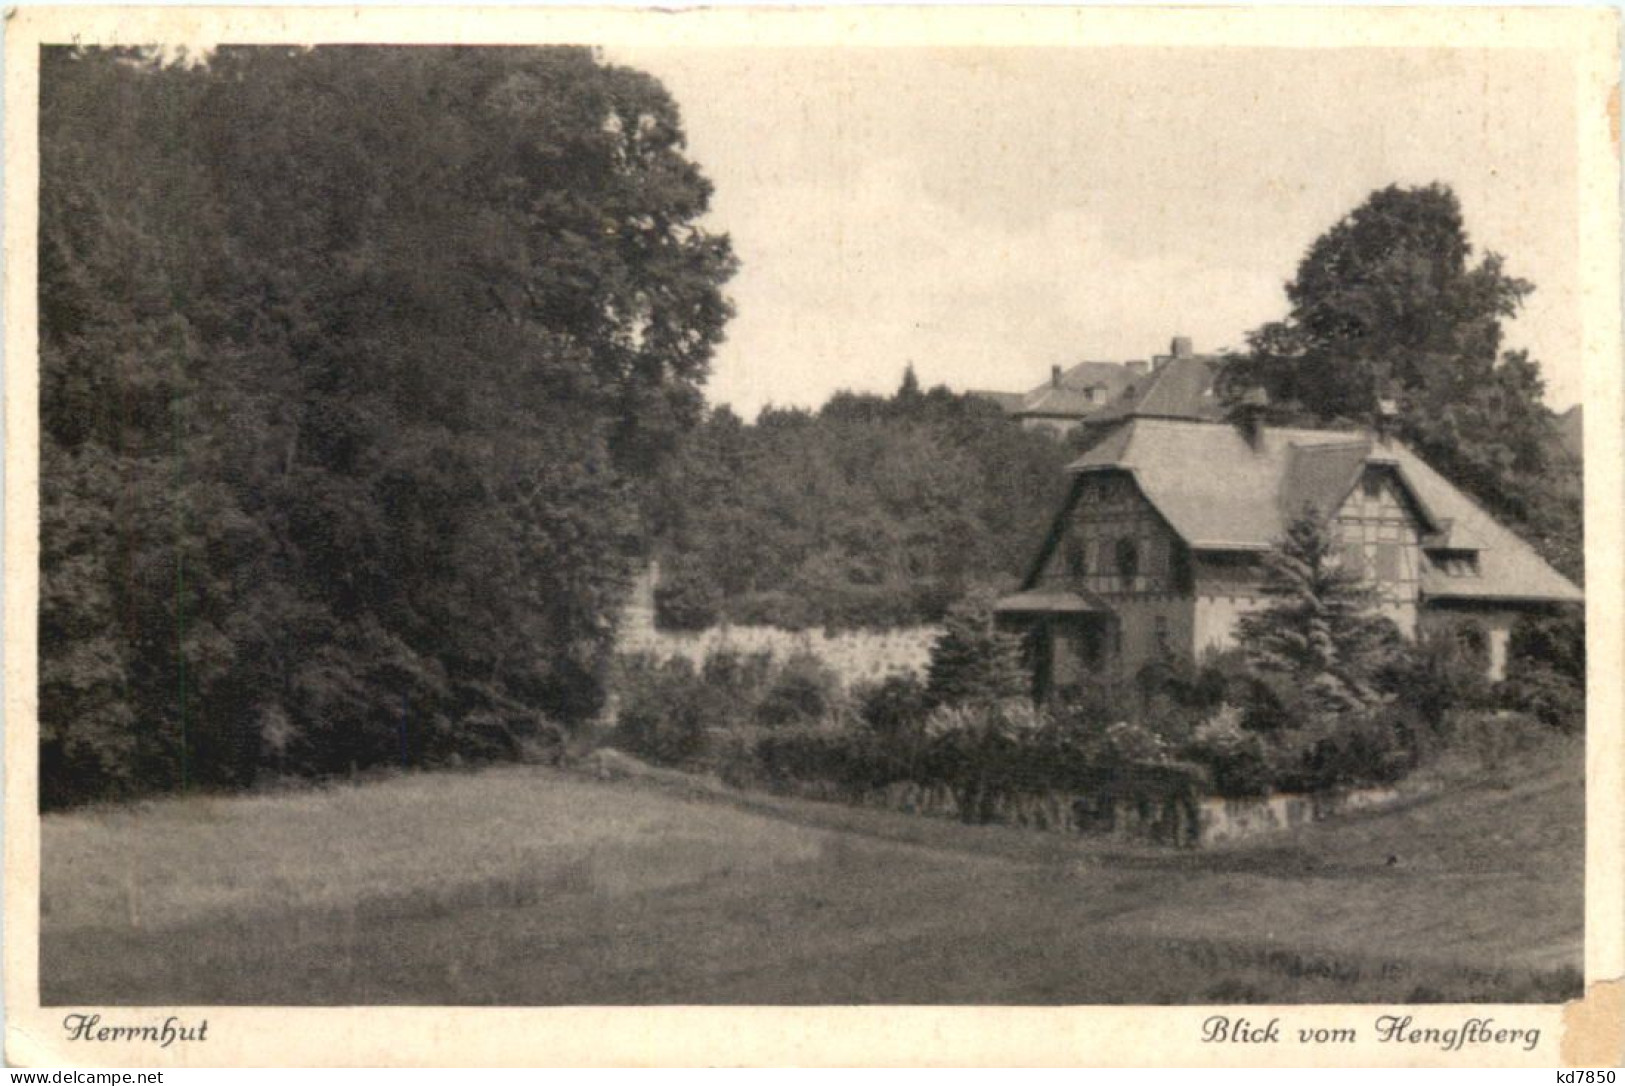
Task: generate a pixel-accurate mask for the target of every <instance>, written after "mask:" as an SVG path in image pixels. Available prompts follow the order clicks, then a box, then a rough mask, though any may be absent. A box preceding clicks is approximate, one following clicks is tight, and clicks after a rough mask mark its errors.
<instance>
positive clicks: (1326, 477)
mask: <svg viewBox="0 0 1625 1086" xmlns="http://www.w3.org/2000/svg"><path fill="white" fill-rule="evenodd" d="M1370 454H1371V439H1370V438H1369V437H1361V438H1356V439H1355V440H1353V441H1343V442H1337V443H1335V444H1326V445H1299V444H1293V445H1291V446H1289V447H1288V449H1287V453H1286V471H1285V472H1283V473H1282V475H1281V494H1280V500H1279V502H1278V503H1277V504H1278V505H1279V506H1280V510H1281V515H1282V516H1283V517H1295V516H1297V515H1298V514H1300V513H1301V512H1303V510H1304V509H1306V508H1308V507H1309V506H1313V507H1314V508H1316V509H1318V510H1319V511H1320V512H1322V513H1331V512H1332V511H1333V510H1335V509H1337V508H1338V506H1340V505H1342V504H1343V499H1344V498H1346V497H1348V493H1349V491H1350V490H1352V489H1354V484H1355V483H1356V482H1357V481H1359V478H1360V476H1361V474H1362V473H1364V471H1365V462H1366V457H1367V456H1369V455H1370Z"/></svg>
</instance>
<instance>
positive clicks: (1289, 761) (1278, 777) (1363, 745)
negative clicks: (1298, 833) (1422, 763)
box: [1270, 711, 1412, 792]
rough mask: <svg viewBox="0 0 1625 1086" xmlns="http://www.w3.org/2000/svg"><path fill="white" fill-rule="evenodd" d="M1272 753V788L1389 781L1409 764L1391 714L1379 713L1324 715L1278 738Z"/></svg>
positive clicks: (1317, 788)
mask: <svg viewBox="0 0 1625 1086" xmlns="http://www.w3.org/2000/svg"><path fill="white" fill-rule="evenodd" d="M1270 755H1271V757H1270V762H1271V774H1272V776H1273V778H1274V781H1275V784H1276V786H1277V787H1279V788H1281V789H1283V790H1286V791H1293V792H1317V791H1322V790H1325V789H1328V788H1346V787H1350V786H1353V785H1362V784H1384V783H1389V782H1392V781H1395V780H1398V779H1399V778H1400V777H1402V776H1404V775H1405V772H1406V770H1407V769H1408V768H1409V767H1410V765H1411V764H1412V763H1411V758H1410V754H1409V752H1408V751H1407V750H1406V749H1405V747H1404V745H1403V744H1402V743H1401V742H1400V738H1399V735H1398V732H1397V730H1396V727H1395V722H1394V720H1393V718H1391V717H1390V716H1388V715H1386V714H1384V713H1382V712H1380V711H1365V712H1347V713H1328V714H1324V715H1322V716H1320V717H1318V718H1317V719H1315V720H1314V721H1313V722H1312V723H1311V724H1310V725H1308V726H1307V727H1304V728H1300V729H1298V730H1296V731H1292V732H1284V733H1281V734H1280V735H1278V736H1276V737H1275V739H1274V741H1273V743H1272V745H1271V749H1270Z"/></svg>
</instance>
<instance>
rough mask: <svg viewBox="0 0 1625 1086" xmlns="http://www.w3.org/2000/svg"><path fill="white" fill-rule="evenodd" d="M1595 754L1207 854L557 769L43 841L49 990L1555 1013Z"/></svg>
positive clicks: (87, 823) (377, 786)
mask: <svg viewBox="0 0 1625 1086" xmlns="http://www.w3.org/2000/svg"><path fill="white" fill-rule="evenodd" d="M1580 785H1581V769H1580V757H1579V750H1578V747H1577V746H1576V747H1571V748H1568V749H1566V750H1564V751H1562V752H1560V753H1559V754H1557V755H1554V756H1552V757H1549V758H1545V759H1543V760H1542V761H1541V763H1540V764H1539V765H1538V766H1530V767H1525V768H1523V769H1520V770H1517V771H1513V772H1509V773H1504V774H1501V775H1500V776H1499V779H1497V780H1494V781H1485V782H1480V783H1477V784H1473V785H1470V786H1465V787H1458V788H1454V789H1450V790H1448V791H1445V792H1441V793H1438V794H1435V795H1432V796H1427V797H1424V798H1421V799H1418V800H1416V801H1414V802H1411V803H1409V804H1407V805H1405V806H1404V807H1403V808H1400V809H1395V810H1391V811H1387V812H1380V813H1370V814H1364V815H1360V816H1351V817H1348V818H1345V819H1341V820H1336V821H1331V822H1326V823H1322V824H1320V825H1317V826H1313V827H1308V828H1306V829H1303V830H1300V831H1298V832H1296V833H1293V834H1289V835H1283V836H1279V837H1274V838H1269V839H1265V840H1261V841H1256V842H1249V843H1245V844H1239V845H1235V846H1231V847H1226V848H1220V849H1214V850H1212V851H1203V852H1196V853H1190V852H1185V853H1175V852H1158V851H1152V850H1149V849H1125V848H1122V847H1120V846H1119V847H1114V846H1111V845H1109V844H1104V843H1102V842H1099V841H1090V840H1084V839H1076V838H1067V837H1061V836H1058V835H1048V834H1038V833H1031V832H1026V831H1020V830H1012V829H1004V828H996V827H962V826H958V825H955V824H952V823H948V822H942V821H934V820H929V819H923V818H915V817H911V816H905V815H897V814H891V813H887V812H881V811H872V810H857V809H851V808H844V807H839V806H834V805H828V804H817V803H811V802H805V801H796V800H784V799H776V798H771V797H748V796H739V797H732V798H722V799H719V798H718V797H715V796H710V797H699V796H694V795H690V794H686V793H684V792H683V791H682V790H680V789H675V788H672V787H670V786H667V785H661V784H657V783H650V782H641V781H616V782H601V781H596V780H591V779H587V778H584V777H580V776H574V775H571V774H568V773H562V772H558V771H553V770H543V769H532V768H505V769H493V770H488V771H485V772H480V773H446V774H422V775H414V776H408V777H402V778H399V779H395V780H390V781H383V782H378V783H373V784H367V785H362V786H357V787H340V788H332V789H325V790H316V791H309V792H301V793H291V794H283V795H261V796H247V797H237V798H223V799H206V798H191V799H177V800H164V801H155V802H151V803H146V804H142V805H139V806H133V807H127V808H110V809H105V810H97V811H80V812H75V813H70V814H60V815H50V816H47V817H46V818H45V819H44V824H43V842H42V846H43V850H44V851H43V856H44V861H43V869H44V870H43V884H44V889H43V894H42V900H41V907H42V910H43V914H42V919H41V928H42V946H41V975H42V992H41V995H42V998H43V1000H44V1001H45V1002H47V1003H52V1004H65V1003H98V1004H106V1003H180V1004H208V1003H236V1004H255V1003H269V1004H279V1003H282V1004H303V1003H315V1004H354V1003H362V1004H365V1003H454V1004H532V1005H550V1004H633V1003H780V1004H783V1003H862V1002H893V1003H972V1002H999V1003H1186V1002H1246V1001H1280V1002H1295V1001H1302V1002H1360V1001H1386V1000H1396V999H1412V1000H1423V999H1438V1000H1450V1001H1467V1000H1491V999H1493V1000H1508V1001H1516V1000H1555V999H1558V998H1563V997H1566V996H1568V995H1570V994H1572V989H1574V988H1575V987H1576V986H1577V985H1578V982H1579V973H1578V967H1579V962H1580V939H1581V934H1582V930H1583V908H1582V904H1581V887H1582V868H1583V814H1584V803H1583V796H1582V789H1581V786H1580Z"/></svg>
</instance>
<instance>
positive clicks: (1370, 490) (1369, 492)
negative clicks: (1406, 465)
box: [1344, 471, 1382, 498]
mask: <svg viewBox="0 0 1625 1086" xmlns="http://www.w3.org/2000/svg"><path fill="white" fill-rule="evenodd" d="M1344 478H1347V476H1344ZM1360 489H1361V490H1363V491H1365V496H1366V497H1368V498H1380V497H1382V476H1381V475H1378V474H1377V473H1376V472H1374V471H1368V472H1366V473H1365V475H1364V476H1362V477H1361V479H1360Z"/></svg>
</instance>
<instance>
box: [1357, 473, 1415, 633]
mask: <svg viewBox="0 0 1625 1086" xmlns="http://www.w3.org/2000/svg"><path fill="white" fill-rule="evenodd" d="M1336 526H1337V531H1338V536H1339V542H1340V545H1341V547H1342V550H1343V561H1344V563H1345V564H1346V565H1349V566H1352V568H1354V569H1355V570H1356V571H1358V572H1359V573H1360V574H1361V575H1362V576H1363V577H1364V578H1365V580H1366V581H1367V582H1368V583H1370V584H1371V585H1373V587H1375V589H1376V592H1377V605H1378V606H1377V609H1378V610H1379V611H1381V612H1382V613H1383V614H1385V615H1387V616H1388V617H1389V618H1391V619H1393V620H1394V622H1395V624H1397V625H1398V626H1399V628H1400V629H1401V630H1404V631H1405V633H1407V634H1411V635H1414V634H1415V632H1416V599H1417V595H1418V592H1419V590H1420V587H1421V583H1422V546H1421V525H1420V522H1419V520H1418V517H1417V515H1416V512H1415V510H1414V509H1413V507H1412V505H1411V502H1410V500H1409V499H1408V498H1407V497H1406V496H1405V495H1404V493H1403V492H1402V491H1401V489H1400V485H1399V482H1398V480H1397V479H1396V478H1395V477H1394V474H1393V472H1391V471H1389V470H1386V469H1384V468H1381V467H1368V468H1366V470H1365V474H1364V476H1362V477H1361V479H1360V482H1359V483H1358V484H1357V485H1356V486H1355V487H1354V489H1353V491H1351V492H1350V493H1349V496H1348V498H1347V499H1345V500H1344V502H1343V506H1342V508H1341V509H1339V510H1338V511H1337V517H1336Z"/></svg>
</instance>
